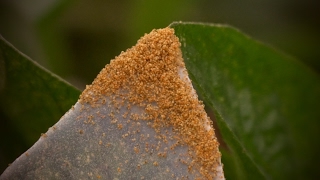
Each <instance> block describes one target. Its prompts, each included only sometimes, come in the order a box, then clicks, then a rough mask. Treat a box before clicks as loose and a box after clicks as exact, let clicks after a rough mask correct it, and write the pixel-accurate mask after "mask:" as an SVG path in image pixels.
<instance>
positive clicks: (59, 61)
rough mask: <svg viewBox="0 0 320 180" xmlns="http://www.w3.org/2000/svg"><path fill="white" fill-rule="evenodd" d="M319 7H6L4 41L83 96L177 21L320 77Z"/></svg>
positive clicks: (265, 3) (165, 3)
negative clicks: (223, 29) (102, 74)
mask: <svg viewBox="0 0 320 180" xmlns="http://www.w3.org/2000/svg"><path fill="white" fill-rule="evenodd" d="M319 2H320V1H317V0H242V1H235V0H234V1H232V0H224V1H217V0H174V1H172V0H154V1H147V0H130V1H126V0H114V1H110V0H106V1H102V0H93V1H85V0H77V1H76V0H71V1H65V0H61V1H60V0H46V1H43V0H29V1H19V0H0V34H1V35H2V36H3V37H4V38H5V39H7V40H8V41H9V42H11V43H12V44H13V45H14V46H15V47H17V48H18V49H19V50H20V51H22V52H23V53H25V54H26V55H28V56H29V57H31V58H32V59H34V60H35V61H37V62H38V63H40V64H41V65H43V66H44V67H46V68H47V69H49V70H51V71H52V72H54V73H56V74H58V75H59V76H61V77H62V78H64V79H66V80H68V81H69V82H71V83H72V84H74V85H75V86H77V87H78V88H79V89H81V90H82V89H84V87H85V85H86V84H90V83H91V82H92V80H93V79H94V78H95V76H96V75H97V74H98V72H99V71H100V70H101V69H102V68H103V67H104V66H105V64H107V63H108V62H109V60H110V59H113V58H114V57H115V56H116V55H118V54H119V53H120V52H121V51H124V50H126V49H127V48H130V47H131V46H133V45H134V44H135V43H136V41H137V40H138V39H139V37H141V36H142V35H144V33H148V32H150V31H151V30H152V29H154V28H163V27H166V26H168V25H169V24H170V23H171V22H173V21H196V22H209V23H220V24H228V25H231V26H234V27H236V28H238V29H240V30H241V31H242V32H244V33H245V34H248V35H249V36H251V37H253V38H255V39H257V40H259V41H262V42H264V43H267V44H269V45H271V46H273V47H275V48H277V49H279V50H281V51H282V52H285V53H287V54H289V55H291V56H294V57H296V58H297V59H299V60H301V61H303V62H305V64H307V65H308V66H309V67H310V68H312V69H314V70H315V71H317V72H318V73H319V72H320V45H319V40H320V33H319V32H320V26H319V25H320V18H319V14H320V13H319V12H320V5H319Z"/></svg>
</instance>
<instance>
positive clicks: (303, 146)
mask: <svg viewBox="0 0 320 180" xmlns="http://www.w3.org/2000/svg"><path fill="white" fill-rule="evenodd" d="M170 26H171V27H172V28H174V29H175V33H176V35H177V36H178V37H179V38H180V42H181V44H182V52H183V57H184V60H185V63H186V66H187V69H188V71H189V75H190V76H191V79H192V80H193V84H194V86H195V87H196V89H197V92H198V93H199V94H200V96H201V97H203V99H204V101H205V103H207V104H208V105H209V106H210V107H211V108H212V109H213V110H214V112H215V115H216V118H217V124H218V126H219V128H220V131H221V134H222V138H223V140H224V141H225V142H226V144H227V148H224V149H223V148H222V152H223V156H222V161H223V163H224V164H225V166H226V169H225V174H226V178H228V177H229V178H231V179H232V178H234V177H236V179H248V178H250V179H261V176H264V178H272V179H292V178H304V179H305V178H307V177H314V176H319V171H317V170H318V169H319V168H318V166H317V164H318V162H319V156H318V155H317V154H318V152H320V146H319V143H318V141H317V140H316V139H317V137H320V132H319V130H318V129H319V127H320V122H319V119H320V114H319V113H318V108H319V107H320V101H319V99H320V93H319V92H320V78H319V75H318V74H316V73H314V72H312V71H311V70H310V69H308V68H307V67H305V66H304V64H302V63H300V62H298V61H297V60H295V59H293V58H291V57H288V56H286V55H284V54H282V53H280V52H278V51H275V50H274V49H272V48H270V47H268V46H265V45H263V44H261V43H259V42H256V41H254V40H252V39H251V38H249V37H248V36H246V35H243V34H242V33H241V32H239V31H238V30H236V29H234V28H231V27H228V26H221V25H210V24H193V23H173V24H171V25H170Z"/></svg>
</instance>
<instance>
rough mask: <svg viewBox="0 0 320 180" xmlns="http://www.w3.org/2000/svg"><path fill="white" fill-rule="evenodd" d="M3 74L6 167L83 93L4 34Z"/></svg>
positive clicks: (0, 104)
mask: <svg viewBox="0 0 320 180" xmlns="http://www.w3.org/2000/svg"><path fill="white" fill-rule="evenodd" d="M0 73H1V74H0V99H1V100H0V117H1V126H0V132H1V148H0V153H1V155H0V156H1V159H2V160H1V169H4V168H5V167H6V166H7V165H8V163H11V162H12V161H13V160H14V159H15V158H16V157H17V156H18V155H20V154H22V153H23V152H24V151H25V150H27V148H29V147H30V146H31V145H32V144H33V143H34V142H35V141H36V140H37V139H38V138H39V136H40V134H41V133H42V132H46V131H47V130H48V128H49V127H50V126H52V125H53V124H54V123H56V122H57V121H58V120H59V119H60V117H61V116H62V115H63V114H64V113H65V112H66V111H67V110H68V109H69V108H70V107H71V106H72V105H73V104H74V103H75V102H76V100H77V99H78V97H79V94H80V92H79V90H77V89H75V88H74V87H72V86H71V85H70V84H68V83H67V82H65V81H63V80H62V79H60V78H59V77H57V76H55V75H53V74H52V73H50V72H48V71H47V70H45V69H44V68H42V67H40V66H39V65H38V64H37V63H35V62H34V61H32V60H31V59H30V58H28V57H27V56H25V55H24V54H22V53H21V52H19V51H18V50H17V49H15V48H14V47H13V46H12V45H11V44H9V43H8V42H7V41H6V40H5V39H4V38H2V37H0ZM13 142H14V143H13Z"/></svg>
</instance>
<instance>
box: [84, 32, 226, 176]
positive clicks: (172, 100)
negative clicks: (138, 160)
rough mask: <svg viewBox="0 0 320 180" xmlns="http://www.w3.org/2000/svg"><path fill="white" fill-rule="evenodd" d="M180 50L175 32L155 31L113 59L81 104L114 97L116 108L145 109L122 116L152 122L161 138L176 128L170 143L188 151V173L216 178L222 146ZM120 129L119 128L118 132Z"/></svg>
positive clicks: (95, 102)
mask: <svg viewBox="0 0 320 180" xmlns="http://www.w3.org/2000/svg"><path fill="white" fill-rule="evenodd" d="M180 46H181V44H180V42H179V39H178V37H176V36H175V35H174V30H173V29H171V28H164V29H158V30H153V31H152V32H151V33H149V34H146V35H145V36H143V37H142V38H141V39H140V40H139V41H138V43H137V44H136V45H135V46H133V47H132V48H130V49H128V50H127V51H126V52H121V54H120V55H119V56H117V57H115V59H113V60H111V62H110V64H108V65H106V67H105V68H104V69H103V70H102V71H101V72H100V73H99V75H98V76H97V78H96V79H95V80H94V81H93V83H92V85H89V86H87V87H86V89H85V90H84V92H83V93H82V94H81V96H80V102H81V103H82V104H85V103H89V104H90V105H91V106H92V107H98V106H102V105H105V104H106V101H107V99H106V97H111V99H112V103H113V106H115V107H121V106H127V107H126V109H127V110H128V112H129V110H130V108H131V106H139V107H141V108H143V109H144V111H145V112H144V113H142V114H131V113H128V112H126V113H124V114H122V116H123V117H127V116H128V118H129V117H130V118H131V119H132V120H133V121H135V120H143V121H148V122H150V124H151V127H153V128H154V130H155V131H156V132H157V133H161V128H162V127H172V129H173V132H174V133H175V135H174V137H171V138H174V139H176V141H177V142H178V144H182V145H186V146H188V148H189V151H190V152H191V153H190V156H191V157H192V162H191V163H189V164H188V167H189V169H194V170H196V171H198V172H200V174H201V175H202V176H203V178H204V179H212V178H214V177H215V176H216V174H217V170H216V168H217V167H218V166H221V163H220V158H221V154H220V152H219V151H218V146H219V143H218V141H217V139H216V137H215V133H214V130H213V127H212V124H211V123H210V122H211V121H210V119H209V117H208V116H207V114H206V112H205V110H204V105H203V104H202V102H201V101H199V100H198V98H197V95H196V94H195V91H194V90H193V88H192V85H191V83H190V80H189V79H188V75H187V72H186V70H185V65H184V62H183V58H182V53H181V49H180ZM183 75H185V76H183ZM111 116H114V114H112V115H111ZM115 122H116V121H115ZM128 122H130V121H129V120H128ZM122 127H123V125H122V124H119V125H118V128H119V129H122ZM166 136H167V135H166V134H162V135H161V137H162V139H163V140H164V141H165V139H166V138H170V137H166ZM173 148H174V147H173ZM169 149H170V148H169ZM134 152H136V153H137V152H139V149H138V148H135V149H134ZM163 157H165V156H163ZM153 164H154V165H155V166H157V165H158V163H157V162H154V163H153Z"/></svg>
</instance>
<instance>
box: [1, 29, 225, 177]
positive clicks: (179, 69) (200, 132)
mask: <svg viewBox="0 0 320 180" xmlns="http://www.w3.org/2000/svg"><path fill="white" fill-rule="evenodd" d="M179 45H180V43H179V41H178V38H177V37H176V36H174V31H173V29H171V28H165V29H159V30H154V31H152V32H151V33H150V34H147V35H145V36H143V37H142V38H141V39H140V40H139V41H138V43H137V45H136V46H134V47H132V48H130V49H128V50H127V51H126V52H122V53H121V54H120V55H119V56H117V57H116V58H115V59H114V60H112V62H111V63H110V64H109V65H107V66H106V67H105V68H104V69H102V70H101V72H100V73H99V74H98V76H97V78H96V79H95V80H94V81H93V83H92V84H91V85H89V86H87V88H86V89H85V90H84V91H83V92H82V94H81V95H80V99H79V101H78V102H77V103H76V104H75V106H73V107H72V108H71V109H70V110H69V111H68V112H67V113H66V114H65V115H64V116H63V117H62V118H61V119H60V120H59V121H58V122H57V123H56V124H55V125H54V126H53V127H52V128H50V129H49V130H48V132H47V133H45V134H43V135H42V136H41V138H40V139H39V140H38V141H37V142H36V143H35V144H34V145H33V146H32V147H31V148H30V149H28V151H26V152H25V153H24V154H22V155H21V156H20V157H19V158H18V159H17V160H15V161H14V162H13V163H12V164H11V165H10V166H9V167H8V168H7V169H6V170H5V171H4V173H3V174H2V175H1V177H0V179H9V178H10V179H22V178H24V179H43V178H49V179H92V178H98V179H141V178H143V179H144V178H145V179H184V178H188V179H189V178H190V179H197V177H206V179H207V178H209V179H212V177H213V176H215V177H217V179H222V178H223V174H221V173H222V169H221V168H222V167H221V162H220V155H221V154H220V153H219V151H218V143H217V141H216V138H215V137H214V136H213V135H214V132H213V129H212V128H210V127H208V126H207V123H209V122H208V119H207V116H206V113H205V111H204V108H203V106H202V104H201V103H200V102H199V101H198V99H197V97H196V96H195V95H194V90H193V89H192V86H191V83H190V81H189V80H188V77H187V73H186V69H185V66H184V63H183V62H182V58H181V55H182V54H181V50H180V48H179ZM159 59H160V60H159ZM177 92H179V93H177ZM190 107H192V108H190ZM186 120H189V121H186Z"/></svg>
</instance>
